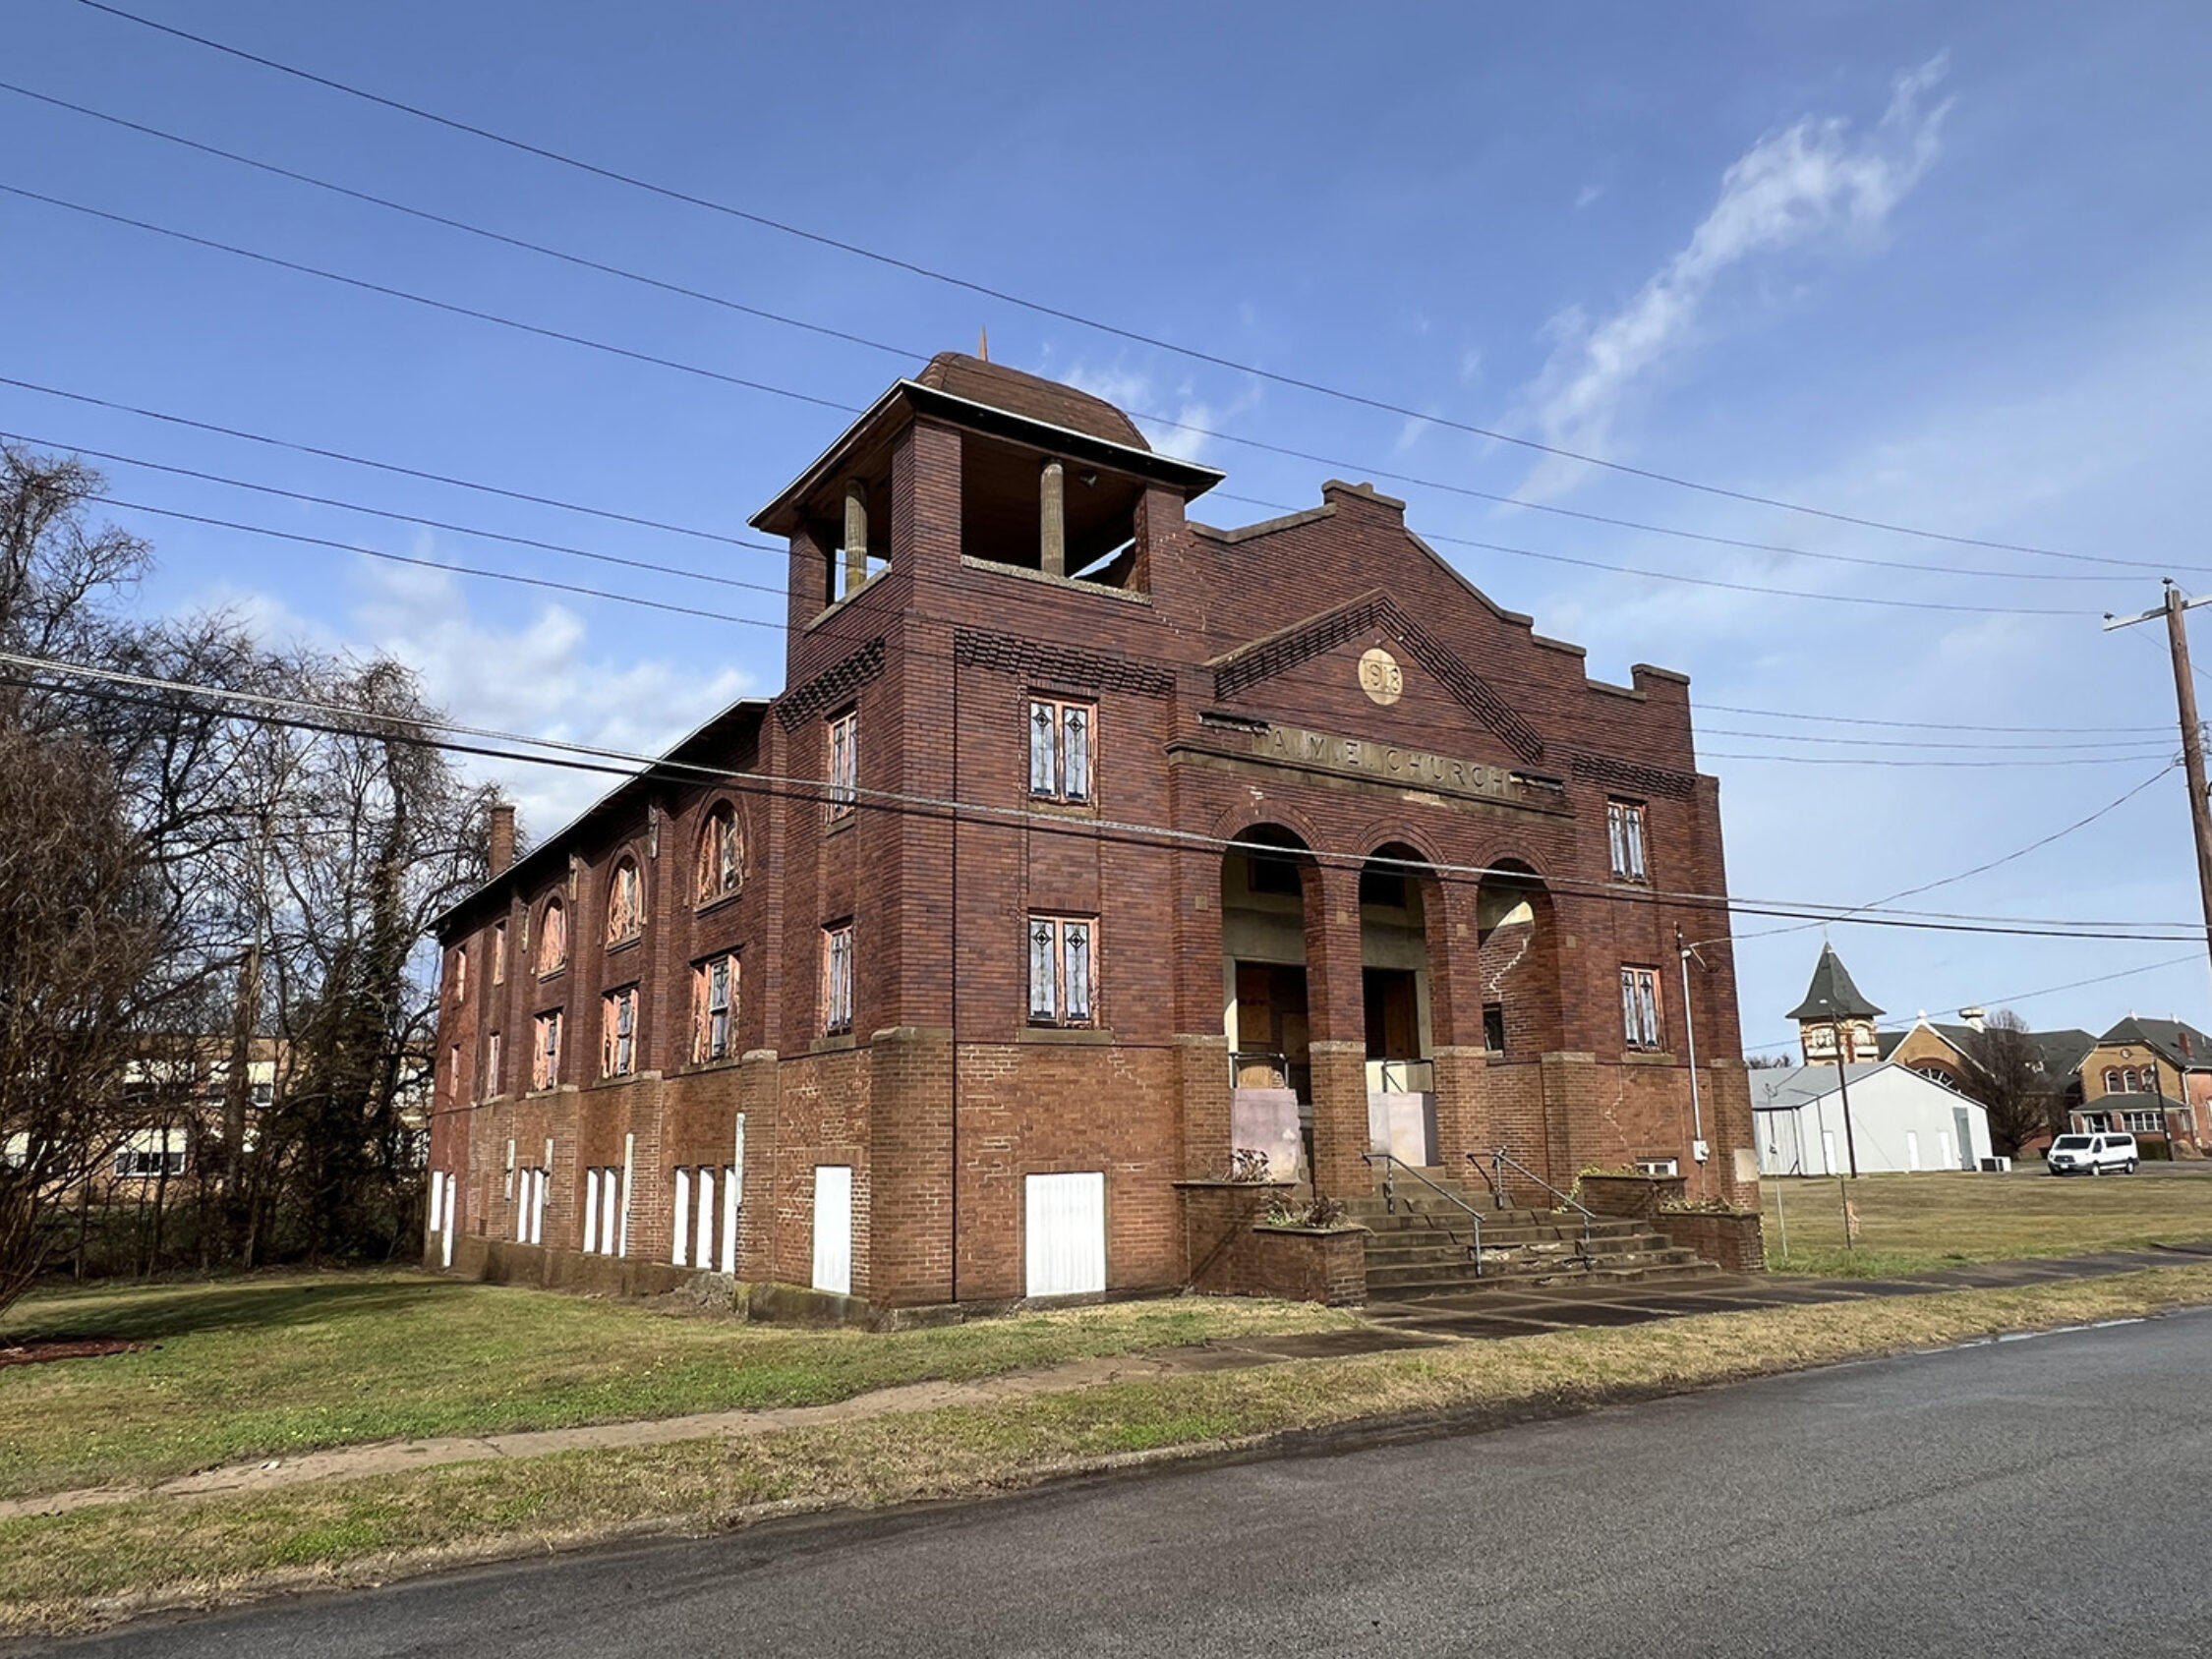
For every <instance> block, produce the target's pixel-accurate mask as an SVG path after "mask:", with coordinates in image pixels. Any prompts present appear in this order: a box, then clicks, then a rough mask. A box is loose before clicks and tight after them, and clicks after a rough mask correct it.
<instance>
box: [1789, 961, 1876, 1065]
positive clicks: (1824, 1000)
mask: <svg viewBox="0 0 2212 1659" xmlns="http://www.w3.org/2000/svg"><path fill="white" fill-rule="evenodd" d="M1882 1011H1883V1010H1882V1009H1880V1008H1878V1007H1876V1006H1875V1005H1874V1004H1873V1003H1872V1002H1870V1001H1867V999H1866V994H1865V993H1864V992H1862V991H1861V990H1860V989H1859V988H1858V987H1857V986H1855V985H1853V984H1852V983H1851V973H1850V970H1849V969H1848V968H1846V967H1844V965H1843V958H1842V957H1840V956H1838V955H1836V953H1835V947H1834V945H1831V944H1823V945H1822V946H1821V959H1820V960H1819V961H1818V962H1816V963H1815V964H1814V965H1813V983H1812V984H1811V985H1810V986H1808V987H1806V990H1805V1000H1804V1001H1802V1002H1800V1003H1798V1004H1797V1006H1796V1007H1794V1008H1792V1009H1790V1010H1789V1017H1790V1018H1791V1019H1793V1020H1795V1021H1796V1022H1797V1040H1798V1044H1799V1046H1800V1049H1801V1051H1802V1053H1803V1055H1804V1058H1805V1063H1806V1064H1807V1065H1815V1064H1819V1065H1834V1063H1835V1058H1836V1048H1835V1046H1836V1041H1837V1038H1838V1036H1840V1037H1841V1040H1842V1044H1843V1058H1844V1059H1845V1060H1847V1061H1848V1062H1849V1063H1851V1064H1853V1065H1857V1064H1860V1063H1862V1062H1867V1063H1871V1062H1872V1061H1875V1060H1878V1059H1880V1058H1882V1052H1881V1044H1880V1042H1879V1040H1878V1039H1877V1038H1876V1036H1875V1034H1874V1021H1875V1017H1876V1016H1877V1015H1878V1014H1880V1013H1881V1012H1882Z"/></svg>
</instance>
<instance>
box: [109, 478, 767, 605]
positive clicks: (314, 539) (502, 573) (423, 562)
mask: <svg viewBox="0 0 2212 1659" xmlns="http://www.w3.org/2000/svg"><path fill="white" fill-rule="evenodd" d="M86 499H87V500H91V501H99V502H103V503H104V504H106V505H107V506H110V507H121V508H123V509H125V510H126V511H128V512H134V513H152V514H155V515H156V516H158V517H160V518H168V519H181V520H183V521H184V522H185V523H187V524H204V525H208V526H211V527H213V528H214V529H217V530H235V531H238V532H240V533H242V534H244V535H247V536H266V537H270V538H273V539H274V540H276V541H279V542H297V543H300V544H301V545H302V546H308V547H328V548H330V549H331V550H332V551H334V552H341V553H359V554H361V555H362V556H363V557H364V558H372V559H386V560H389V561H390V562H391V563H393V564H411V565H415V566H417V567H418V568H420V569H423V570H441V571H443V572H445V573H446V574H447V575H449V576H476V577H481V578H483V579H484V580H485V581H488V582H513V583H516V584H518V585H520V586H522V587H525V588H546V589H550V590H551V591H553V592H554V593H558V594H576V595H579V596H581V597H583V598H585V599H595V600H609V601H612V602H614V603H616V604H634V605H638V606H641V607H643V608H644V609H647V610H665V611H669V612H670V613H671V614H674V615H677V616H698V617H703V618H705V619H706V620H707V621H710V622H734V623H737V624H738V625H739V626H741V627H747V628H775V629H777V630H779V631H781V630H782V629H783V628H784V627H785V624H784V623H782V622H771V621H766V620H764V619H762V618H761V617H758V616H731V615H729V614H728V612H727V611H720V610H704V609H701V608H700V607H699V606H697V605H689V604H673V603H670V602H669V601H667V600H649V599H646V598H644V597H643V596H641V595H638V594H616V593H610V592H609V591H608V590H607V589H605V588H587V587H584V586H582V585H581V584H579V583H575V582H555V581H553V579H552V578H551V577H547V576H524V575H521V574H520V573H518V572H516V571H512V570H486V569H484V568H482V567H481V566H475V565H466V564H447V563H446V562H444V561H443V560H442V559H426V558H416V557H414V556H413V555H411V554H408V553H393V552H386V551H385V550H384V549H383V548H381V547H364V546H361V545H360V544H358V543H352V542H334V541H332V540H330V539H329V538H328V537H324V536H309V535H305V534H303V533H302V532H300V531H296V530H275V529H271V528H270V527H269V526H267V525H263V524H243V523H241V522H239V521H238V520H236V519H220V518H211V517H209V516H208V515H206V514H204V513H188V512H183V511H181V510H179V509H178V508H175V507H156V506H152V505H149V504H148V503H146V502H144V501H125V500H122V499H120V498H119V497H117V496H113V495H91V496H87V497H86Z"/></svg>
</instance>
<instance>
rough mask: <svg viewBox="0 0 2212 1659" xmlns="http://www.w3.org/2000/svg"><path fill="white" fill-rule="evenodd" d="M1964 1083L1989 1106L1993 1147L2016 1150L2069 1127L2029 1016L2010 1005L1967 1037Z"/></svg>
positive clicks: (2007, 1151) (2005, 1151)
mask: <svg viewBox="0 0 2212 1659" xmlns="http://www.w3.org/2000/svg"><path fill="white" fill-rule="evenodd" d="M1965 1049H1966V1058H1968V1059H1969V1060H1971V1061H1972V1062H1973V1063H1972V1064H1971V1065H1969V1066H1968V1067H1967V1070H1966V1076H1965V1079H1964V1083H1963V1085H1962V1086H1963V1088H1964V1090H1965V1092H1966V1094H1967V1095H1968V1096H1969V1097H1970V1098H1972V1099H1974V1100H1976V1101H1979V1102H1980V1103H1981V1104H1982V1105H1983V1106H1984V1107H1985V1108H1987V1109H1988V1112H1989V1138H1990V1141H1991V1143H1992V1146H1993V1148H1994V1150H1996V1151H1997V1152H1999V1153H2002V1154H2005V1155H2007V1156H2016V1155H2017V1154H2018V1152H2019V1150H2020V1147H2021V1145H2022V1144H2023V1143H2024V1142H2027V1141H2030V1140H2033V1139H2034V1138H2035V1137H2036V1136H2037V1135H2041V1134H2049V1133H2055V1132H2056V1131H2057V1130H2059V1129H2062V1128H2064V1127H2065V1126H2066V1125H2065V1122H2064V1119H2063V1116H2057V1117H2055V1116H2054V1107H2053V1101H2054V1099H2055V1097H2054V1096H2053V1094H2052V1093H2051V1084H2050V1079H2049V1078H2047V1077H2045V1076H2044V1074H2043V1055H2042V1051H2040V1050H2039V1049H2038V1048H2037V1047H2036V1046H2035V1044H2034V1043H2033V1042H2032V1041H2031V1040H2030V1039H2029V1037H2028V1025H2027V1021H2026V1020H2024V1019H2022V1018H2021V1017H2020V1016H2019V1015H2018V1014H2016V1013H2014V1012H2013V1011H2012V1010H2011V1009H2010V1008H1999V1009H1998V1010H1997V1011H1996V1012H1994V1013H1992V1014H1991V1015H1990V1016H1989V1018H1988V1020H1987V1021H1986V1022H1985V1024H1984V1026H1983V1028H1982V1029H1981V1030H1979V1031H1977V1032H1975V1033H1973V1035H1972V1036H1970V1037H1968V1038H1967V1039H1966V1044H1965Z"/></svg>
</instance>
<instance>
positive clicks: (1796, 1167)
mask: <svg viewBox="0 0 2212 1659" xmlns="http://www.w3.org/2000/svg"><path fill="white" fill-rule="evenodd" d="M1845 1082H1847V1083H1848V1084H1849V1093H1850V1122H1849V1124H1848V1126H1846V1124H1845V1122H1844V1107H1843V1096H1844V1087H1843V1085H1844V1083H1845ZM1751 1116H1752V1121H1753V1123H1754V1124H1755V1125H1756V1127H1757V1131H1758V1136H1759V1173H1761V1174H1763V1175H1839V1174H1845V1173H1849V1172H1850V1170H1851V1167H1852V1161H1853V1151H1854V1149H1855V1150H1856V1154H1857V1165H1858V1172H1859V1173H1860V1174H1863V1175H1871V1174H1886V1173H1910V1172H1914V1171H1923V1170H1930V1171H1932V1170H1972V1169H1976V1168H1978V1167H1979V1165H1980V1162H1981V1160H1982V1159H1984V1158H1986V1157H1988V1156H1989V1155H1990V1138H1989V1114H1988V1112H1987V1111H1985V1110H1984V1109H1983V1108H1982V1107H1980V1106H1978V1105H1976V1104H1975V1103H1974V1102H1973V1101H1970V1100H1967V1099H1966V1098H1965V1097H1964V1096H1962V1095H1960V1094H1958V1093H1957V1092H1956V1091H1955V1090H1953V1089H1950V1088H1949V1087H1947V1086H1946V1085H1944V1084H1942V1083H1939V1082H1937V1081H1935V1079H1933V1078H1931V1077H1927V1076H1924V1075H1922V1074H1921V1073H1920V1072H1917V1071H1913V1070H1911V1069H1910V1068H1908V1067H1906V1066H1904V1065H1900V1064H1898V1063H1897V1062H1896V1061H1894V1060H1882V1061H1878V1062H1874V1063H1870V1064H1860V1065H1853V1066H1850V1067H1848V1068H1846V1070H1845V1073H1844V1077H1843V1078H1842V1079H1840V1080H1839V1079H1838V1078H1837V1076H1836V1068H1835V1067H1834V1065H1801V1066H1797V1067H1795V1068H1793V1069H1791V1070H1787V1071H1775V1070H1767V1071H1754V1072H1753V1073H1752V1074H1751Z"/></svg>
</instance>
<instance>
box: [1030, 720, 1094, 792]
mask: <svg viewBox="0 0 2212 1659" xmlns="http://www.w3.org/2000/svg"><path fill="white" fill-rule="evenodd" d="M1097 720H1098V708H1097V705H1096V704H1092V703H1065V702H1061V701H1059V700H1057V699H1048V698H1041V697H1038V698H1031V699H1030V700H1029V793H1030V794H1031V795H1033V796H1035V797H1036V798H1037V799H1039V800H1045V801H1074V802H1078V803H1079V802H1085V801H1088V800H1089V799H1090V757H1091V749H1092V746H1093V745H1092V741H1091V740H1092V737H1093V735H1094V728H1095V726H1096V724H1097Z"/></svg>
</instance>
